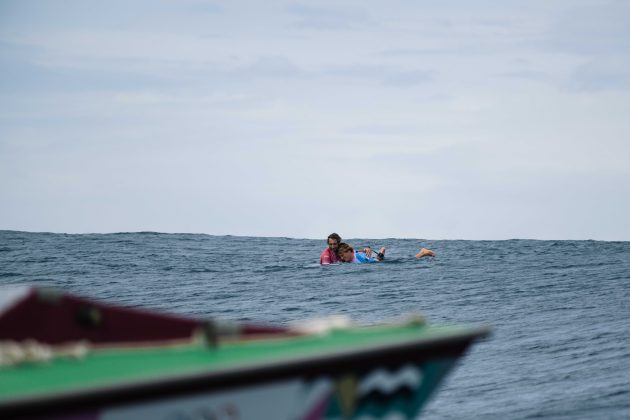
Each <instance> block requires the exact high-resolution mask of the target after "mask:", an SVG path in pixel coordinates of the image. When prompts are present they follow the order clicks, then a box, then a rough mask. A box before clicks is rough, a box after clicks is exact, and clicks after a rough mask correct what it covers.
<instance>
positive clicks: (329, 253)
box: [319, 233, 341, 265]
mask: <svg viewBox="0 0 630 420" xmlns="http://www.w3.org/2000/svg"><path fill="white" fill-rule="evenodd" d="M326 243H327V244H328V247H327V248H326V249H325V250H324V251H323V252H322V254H321V255H320V256H319V263H320V264H322V265H328V264H334V263H338V262H341V260H340V259H339V255H338V254H337V248H338V247H339V244H340V243H341V236H339V235H338V234H336V233H331V234H330V235H328V238H327V239H326Z"/></svg>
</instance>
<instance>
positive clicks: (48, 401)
mask: <svg viewBox="0 0 630 420" xmlns="http://www.w3.org/2000/svg"><path fill="white" fill-rule="evenodd" d="M490 333H491V328H490V327H466V328H465V329H462V331H457V332H449V333H448V334H444V335H438V336H433V337H428V338H427V337H418V338H416V339H409V338H407V339H404V340H398V341H397V342H393V343H392V342H388V343H378V344H372V345H363V346H361V348H359V349H357V348H344V349H333V350H328V351H325V352H319V353H317V354H315V355H314V354H307V355H304V354H302V355H298V356H295V357H290V358H286V357H285V358H283V359H281V360H263V361H256V362H253V363H248V364H242V363H241V364H237V365H233V366H228V367H219V368H217V367H213V368H211V369H203V371H201V372H199V371H195V372H190V371H189V372H185V373H180V374H167V375H165V376H160V377H151V378H143V379H139V380H131V381H125V382H122V383H116V384H107V385H96V386H92V387H89V388H83V389H73V390H67V391H61V392H48V393H39V394H35V395H30V396H25V397H18V398H9V399H6V400H0V414H2V415H3V416H13V415H19V416H24V415H41V414H46V413H47V414H50V410H54V411H55V412H59V413H64V414H65V413H77V412H85V411H90V410H100V409H102V408H104V407H108V406H123V405H129V404H138V403H142V402H146V401H150V400H156V399H158V398H175V397H181V396H182V395H193V394H200V393H205V392H213V391H217V390H229V389H233V388H238V387H242V386H244V385H245V386H251V385H257V384H262V383H268V382H276V381H279V380H283V379H286V378H289V377H301V378H307V379H308V378H314V377H318V376H326V375H331V376H337V375H339V374H342V373H344V372H349V371H357V372H361V371H365V370H368V369H369V366H368V365H370V366H372V365H378V366H382V367H389V366H399V365H401V364H404V363H408V362H421V361H425V360H431V359H440V358H443V357H454V358H458V357H460V356H462V355H463V354H464V353H465V351H466V349H467V348H468V347H469V346H470V344H471V343H472V342H473V341H474V340H477V339H482V338H485V337H487V336H489V335H490ZM401 358H402V359H404V360H402V361H401V360H400V359H401ZM394 359H396V360H394Z"/></svg>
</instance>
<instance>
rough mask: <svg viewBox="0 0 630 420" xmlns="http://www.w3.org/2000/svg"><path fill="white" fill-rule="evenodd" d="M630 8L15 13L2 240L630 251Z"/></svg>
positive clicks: (9, 36)
mask: <svg viewBox="0 0 630 420" xmlns="http://www.w3.org/2000/svg"><path fill="white" fill-rule="evenodd" d="M629 121H630V2H629V1H626V0H620V1H590V0H589V1H587V0H566V1H547V0H541V1H537V0H527V1H509V2H507V1H470V0H454V1H449V0H447V1H431V2H429V1H391V0H390V1H387V2H382V1H366V0H360V1H359V0H357V1H343V2H339V1H317V2H315V1H312V2H302V1H263V2H260V1H225V2H219V1H196V0H195V1H192V0H183V1H182V0H172V1H155V0H145V1H133V2H129V1H112V0H109V1H105V2H90V1H84V0H80V1H61V2H59V1H30V0H11V1H7V0H0V200H1V201H0V229H11V230H26V231H52V232H67V233H86V232H121V231H159V232H193V233H209V234H217V235H223V234H231V235H252V236H288V237H297V238H325V237H326V236H327V235H328V234H329V233H330V232H333V231H336V232H339V233H340V234H341V235H342V236H343V237H348V238H350V237H361V238H385V237H396V238H428V239H509V238H534V239H599V240H630V122H629Z"/></svg>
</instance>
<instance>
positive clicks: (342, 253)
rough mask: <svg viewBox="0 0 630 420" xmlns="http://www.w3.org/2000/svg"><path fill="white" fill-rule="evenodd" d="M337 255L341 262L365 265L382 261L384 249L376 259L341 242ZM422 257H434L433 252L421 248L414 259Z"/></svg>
mask: <svg viewBox="0 0 630 420" xmlns="http://www.w3.org/2000/svg"><path fill="white" fill-rule="evenodd" d="M337 254H338V255H339V258H340V259H341V261H343V262H348V263H355V264H365V263H374V262H379V261H383V260H384V259H385V248H381V249H380V250H379V251H378V254H376V258H374V257H372V256H371V252H369V253H366V252H361V251H355V250H354V248H352V247H351V246H350V245H348V244H347V243H345V242H342V243H340V244H339V246H338V247H337ZM422 257H435V252H433V251H431V250H430V249H427V248H422V249H421V250H420V251H419V252H418V253H417V254H416V258H422Z"/></svg>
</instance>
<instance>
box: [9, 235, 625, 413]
mask: <svg viewBox="0 0 630 420" xmlns="http://www.w3.org/2000/svg"><path fill="white" fill-rule="evenodd" d="M323 236H325V235H323ZM348 242H350V243H352V244H354V245H356V246H363V245H368V244H369V245H372V246H373V247H379V246H385V247H387V261H386V262H384V263H380V264H370V265H354V264H345V265H337V266H329V267H320V266H319V264H318V257H319V253H320V252H321V250H322V249H323V248H324V247H325V242H324V240H321V241H314V240H305V239H290V238H250V237H232V236H208V235H193V234H159V233H121V234H108V235H96V234H95V235H64V234H50V233H22V232H10V231H0V284H2V285H7V284H23V283H30V284H39V285H53V286H56V287H59V288H62V289H63V290H66V291H68V292H72V293H75V294H80V295H84V296H88V297H93V298H98V299H105V300H108V301H111V302H114V303H121V304H125V305H130V306H143V307H150V308H157V309H162V310H168V311H171V312H176V313H182V314H192V315H197V316H203V317H221V318H229V319H237V320H258V321H265V322H273V323H285V322H289V321H294V320H299V319H305V318H312V317H316V316H325V315H330V314H347V315H350V316H351V317H352V318H353V319H355V320H358V321H361V322H372V321H377V320H382V319H388V318H394V317H398V316H399V315H401V314H405V313H409V312H418V311H420V312H422V313H424V314H425V315H426V316H427V317H428V318H429V320H430V322H432V323H433V324H447V323H457V324H462V323H464V324H483V325H491V326H493V327H494V335H493V336H492V337H491V338H490V339H488V340H486V341H484V342H481V343H477V345H475V347H474V348H473V350H472V351H471V352H470V353H468V355H467V356H466V357H465V359H464V360H463V362H462V363H461V364H460V365H459V366H458V367H457V369H456V370H455V371H454V372H453V374H451V375H450V376H449V378H448V379H447V381H446V383H445V384H444V385H443V386H442V388H441V389H440V391H439V392H438V393H437V394H436V396H435V398H434V399H433V400H432V401H431V403H430V404H429V405H428V406H427V408H426V409H425V410H424V412H423V417H424V418H430V419H461V418H469V419H528V418H542V419H625V418H630V242H594V241H529V240H513V241H427V240H422V241H421V240H409V239H405V240H403V239H386V240H367V239H350V240H348ZM421 246H424V247H429V248H431V249H433V250H435V251H436V252H437V253H438V257H437V258H434V259H422V260H415V259H414V258H413V255H414V254H415V252H416V251H417V250H418V249H419V248H420V247H421Z"/></svg>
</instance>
